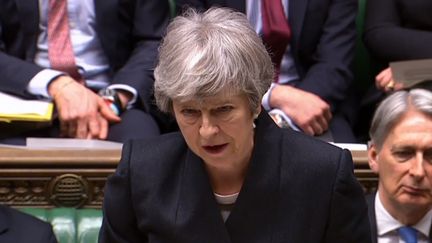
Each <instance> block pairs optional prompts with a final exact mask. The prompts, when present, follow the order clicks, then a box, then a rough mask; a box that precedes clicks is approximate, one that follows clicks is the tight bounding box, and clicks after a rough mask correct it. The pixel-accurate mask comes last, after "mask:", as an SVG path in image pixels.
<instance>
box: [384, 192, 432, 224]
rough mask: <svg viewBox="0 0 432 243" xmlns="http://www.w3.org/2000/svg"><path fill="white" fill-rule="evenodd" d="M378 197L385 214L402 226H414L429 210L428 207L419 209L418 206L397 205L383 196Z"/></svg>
mask: <svg viewBox="0 0 432 243" xmlns="http://www.w3.org/2000/svg"><path fill="white" fill-rule="evenodd" d="M378 196H379V197H380V200H381V202H382V204H383V206H384V208H385V209H386V210H387V212H389V214H390V215H391V216H392V217H393V218H395V219H396V220H397V221H399V222H400V223H401V224H403V225H409V226H411V225H415V224H416V223H418V222H419V221H420V220H421V219H422V218H423V217H424V216H425V215H426V214H427V213H428V212H429V210H430V207H420V206H418V205H399V204H397V203H395V202H391V201H390V200H387V199H386V197H385V196H383V195H378Z"/></svg>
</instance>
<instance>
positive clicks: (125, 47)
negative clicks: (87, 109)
mask: <svg viewBox="0 0 432 243" xmlns="http://www.w3.org/2000/svg"><path fill="white" fill-rule="evenodd" d="M38 2H39V1H38V0H3V1H2V3H1V8H0V74H1V81H0V91H5V92H10V93H13V94H16V95H20V96H23V97H26V96H28V94H27V93H26V91H25V90H26V87H27V85H28V82H29V81H30V79H31V78H33V77H34V76H35V75H36V74H37V73H38V72H39V71H41V70H42V68H41V67H39V66H37V65H35V64H34V63H33V60H34V57H35V52H36V44H37V38H38V35H39V31H40V30H39V9H38V8H39V7H38ZM94 4H95V13H96V27H95V28H96V32H97V34H98V36H99V39H100V41H101V45H102V48H103V50H104V51H105V53H106V55H107V57H108V61H109V64H110V68H111V70H110V72H111V76H112V81H111V82H112V83H113V84H115V83H122V84H127V85H130V86H132V87H134V88H135V89H136V90H137V91H138V94H139V97H140V98H141V101H143V103H144V105H146V107H147V108H148V106H149V98H150V97H151V91H152V87H153V81H154V78H153V69H154V66H155V61H156V58H157V48H158V45H159V42H160V39H161V37H162V35H163V34H164V31H165V27H166V24H167V22H168V18H169V6H168V2H167V1H150V0H131V1H118V0H94Z"/></svg>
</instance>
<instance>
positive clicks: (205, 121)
mask: <svg viewBox="0 0 432 243" xmlns="http://www.w3.org/2000/svg"><path fill="white" fill-rule="evenodd" d="M201 119H202V121H201V126H200V129H199V133H200V135H201V137H203V138H210V137H212V136H214V135H215V134H217V133H218V132H219V127H218V126H217V124H215V122H214V121H212V119H211V117H210V116H208V115H205V114H203V115H202V118H201Z"/></svg>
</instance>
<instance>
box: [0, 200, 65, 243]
mask: <svg viewBox="0 0 432 243" xmlns="http://www.w3.org/2000/svg"><path fill="white" fill-rule="evenodd" d="M0 242H4V243H57V240H56V238H55V236H54V232H53V230H52V227H51V225H50V224H49V223H46V222H43V221H41V220H39V219H37V218H36V217H33V216H31V215H28V214H25V213H22V212H20V211H18V210H16V209H12V208H8V207H6V206H3V205H0Z"/></svg>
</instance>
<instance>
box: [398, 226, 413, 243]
mask: <svg viewBox="0 0 432 243" xmlns="http://www.w3.org/2000/svg"><path fill="white" fill-rule="evenodd" d="M398 232H399V235H400V237H401V238H402V239H403V240H405V242H406V243H417V230H416V229H414V228H413V227H409V226H405V227H400V228H399V229H398Z"/></svg>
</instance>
